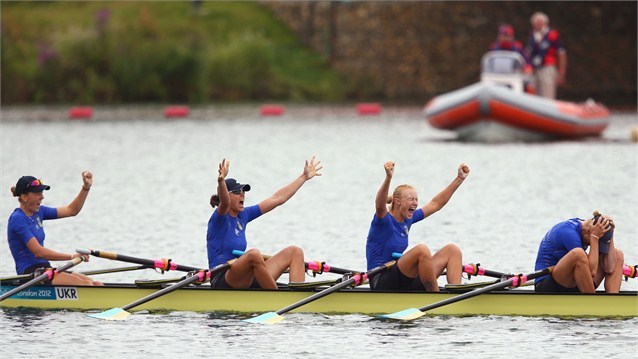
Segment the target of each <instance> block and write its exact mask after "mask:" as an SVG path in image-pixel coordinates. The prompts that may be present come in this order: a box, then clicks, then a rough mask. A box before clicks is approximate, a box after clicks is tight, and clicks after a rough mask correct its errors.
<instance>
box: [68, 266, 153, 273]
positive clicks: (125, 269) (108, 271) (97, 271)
mask: <svg viewBox="0 0 638 359" xmlns="http://www.w3.org/2000/svg"><path fill="white" fill-rule="evenodd" d="M149 268H151V267H149V266H146V265H139V266H131V267H120V268H109V269H96V270H90V271H86V272H80V273H82V274H84V275H97V274H108V273H118V272H128V271H133V270H138V269H149Z"/></svg>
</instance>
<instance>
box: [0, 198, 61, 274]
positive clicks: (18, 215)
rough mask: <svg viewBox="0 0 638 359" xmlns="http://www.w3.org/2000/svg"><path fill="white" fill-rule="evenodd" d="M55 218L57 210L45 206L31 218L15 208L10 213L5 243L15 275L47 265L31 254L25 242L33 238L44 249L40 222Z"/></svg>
mask: <svg viewBox="0 0 638 359" xmlns="http://www.w3.org/2000/svg"><path fill="white" fill-rule="evenodd" d="M57 218H58V210H57V208H52V207H46V206H40V209H38V211H37V212H36V213H34V214H33V216H27V214H26V213H24V211H22V209H20V208H16V209H15V210H14V211H13V213H11V216H9V224H8V226H7V241H8V242H9V249H10V250H11V255H12V256H13V260H14V261H15V264H16V273H17V274H22V273H24V270H25V269H27V268H29V267H33V266H36V265H43V266H48V265H49V262H48V261H47V260H46V259H42V258H38V257H36V256H35V255H34V254H33V252H31V250H30V249H29V247H27V242H29V240H31V238H33V237H35V239H36V240H37V241H38V243H40V245H41V246H42V247H44V237H45V234H44V227H43V226H42V221H44V220H47V219H57Z"/></svg>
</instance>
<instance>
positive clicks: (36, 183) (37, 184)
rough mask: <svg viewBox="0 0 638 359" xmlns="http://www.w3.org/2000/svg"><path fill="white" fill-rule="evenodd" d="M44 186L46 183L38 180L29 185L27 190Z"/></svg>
mask: <svg viewBox="0 0 638 359" xmlns="http://www.w3.org/2000/svg"><path fill="white" fill-rule="evenodd" d="M43 184H44V183H42V181H41V180H39V179H37V180H33V182H31V183H29V184H28V185H27V188H29V187H38V186H40V185H43Z"/></svg>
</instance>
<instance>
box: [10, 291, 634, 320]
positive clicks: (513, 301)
mask: <svg viewBox="0 0 638 359" xmlns="http://www.w3.org/2000/svg"><path fill="white" fill-rule="evenodd" d="M12 288H14V286H4V285H3V286H2V287H1V288H0V293H2V292H6V291H8V290H11V289H12ZM155 291H157V289H149V288H138V287H136V286H135V285H133V284H109V285H106V286H104V287H63V286H46V285H43V286H35V287H31V288H30V289H27V290H25V291H22V292H20V293H17V294H14V295H13V296H11V297H10V298H8V299H6V300H5V301H3V302H1V303H0V307H3V308H16V307H30V308H40V309H70V310H105V309H109V308H113V307H117V306H120V305H124V304H126V303H130V302H133V301H135V300H138V299H140V298H143V297H145V296H147V295H149V294H152V293H154V292H155ZM313 293H316V291H291V290H261V289H260V290H254V289H252V290H251V289H245V290H239V289H210V287H209V286H198V287H188V288H183V289H179V290H176V291H175V292H173V293H170V294H168V295H166V296H165V297H161V298H158V299H156V300H153V301H150V302H148V303H146V304H144V305H141V306H139V307H137V308H136V310H149V311H194V312H214V311H228V312H244V313H259V312H268V311H273V310H277V309H278V308H281V307H284V306H286V305H288V304H290V303H295V302H297V301H300V300H302V299H304V298H306V297H308V296H310V295H312V294H313ZM454 295H458V294H452V293H449V292H441V293H396V292H371V291H370V290H369V289H368V288H355V289H346V290H342V291H339V292H336V293H334V294H332V295H330V296H327V297H325V298H322V299H321V300H318V301H315V302H312V303H309V304H308V305H306V306H303V307H302V308H300V309H299V310H298V311H303V312H311V313H363V314H371V315H372V314H378V313H391V312H394V311H397V310H401V309H404V308H410V307H418V306H422V305H427V304H430V303H435V302H437V301H440V300H443V299H446V298H450V297H453V296H454ZM428 313H429V314H432V315H457V316H473V315H520V316H556V317H616V318H626V317H638V292H635V291H626V292H622V293H621V294H605V293H596V294H580V293H563V294H555V293H552V294H550V293H535V292H534V291H533V290H530V289H515V290H506V291H499V292H492V293H488V294H483V295H480V296H476V297H474V298H470V299H468V300H464V301H460V302H457V303H454V304H450V305H447V306H443V307H440V308H437V309H434V310H432V311H431V312H428Z"/></svg>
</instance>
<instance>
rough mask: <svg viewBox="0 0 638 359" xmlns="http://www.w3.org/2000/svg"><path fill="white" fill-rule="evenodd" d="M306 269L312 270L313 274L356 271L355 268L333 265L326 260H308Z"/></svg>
mask: <svg viewBox="0 0 638 359" xmlns="http://www.w3.org/2000/svg"><path fill="white" fill-rule="evenodd" d="M306 269H308V270H311V271H312V274H313V275H314V274H323V273H325V272H329V273H336V274H348V273H355V272H356V271H355V270H352V269H344V268H339V267H333V266H331V265H328V264H326V262H319V261H314V262H306Z"/></svg>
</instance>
